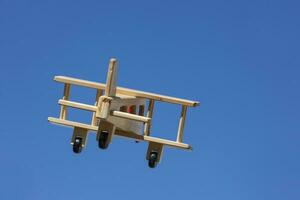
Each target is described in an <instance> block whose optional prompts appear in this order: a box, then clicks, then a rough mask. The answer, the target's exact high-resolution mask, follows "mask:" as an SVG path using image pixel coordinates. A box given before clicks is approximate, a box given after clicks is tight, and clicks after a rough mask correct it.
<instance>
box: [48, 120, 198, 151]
mask: <svg viewBox="0 0 300 200" xmlns="http://www.w3.org/2000/svg"><path fill="white" fill-rule="evenodd" d="M48 121H49V122H51V123H55V124H59V125H62V126H67V127H80V128H83V129H88V130H90V131H92V132H97V131H98V126H93V125H88V124H83V123H79V122H74V121H70V120H62V119H58V118H54V117H48ZM115 135H118V136H123V137H126V138H132V139H134V140H140V141H147V142H155V143H160V144H163V145H167V146H172V147H178V148H181V149H186V150H192V147H191V146H190V145H188V144H185V143H180V142H175V141H171V140H167V139H162V138H157V137H151V136H143V135H139V134H136V133H132V132H127V131H123V130H120V129H119V130H118V129H117V130H116V132H115Z"/></svg>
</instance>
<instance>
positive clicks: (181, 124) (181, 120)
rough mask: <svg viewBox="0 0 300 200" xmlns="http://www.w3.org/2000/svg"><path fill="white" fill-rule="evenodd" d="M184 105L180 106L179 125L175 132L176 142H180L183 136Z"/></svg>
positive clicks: (185, 108)
mask: <svg viewBox="0 0 300 200" xmlns="http://www.w3.org/2000/svg"><path fill="white" fill-rule="evenodd" d="M186 110H187V107H186V106H182V108H181V114H180V119H179V125H178V132H177V140H176V141H177V142H182V138H183V130H184V124H185V118H186Z"/></svg>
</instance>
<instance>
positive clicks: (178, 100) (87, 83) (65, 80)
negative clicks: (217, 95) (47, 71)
mask: <svg viewBox="0 0 300 200" xmlns="http://www.w3.org/2000/svg"><path fill="white" fill-rule="evenodd" d="M54 80H55V81H57V82H62V83H69V84H73V85H79V86H84V87H89V88H95V89H101V90H104V89H105V87H106V85H105V84H103V83H96V82H92V81H86V80H81V79H77V78H71V77H66V76H55V77H54ZM118 94H122V95H129V96H135V97H141V98H147V99H153V100H157V101H163V102H168V103H174V104H181V105H186V106H192V107H195V106H198V105H199V102H197V101H191V100H186V99H181V98H176V97H170V96H165V95H159V94H155V93H150V92H143V91H139V90H132V89H128V88H123V87H117V95H118Z"/></svg>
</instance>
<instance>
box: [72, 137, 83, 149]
mask: <svg viewBox="0 0 300 200" xmlns="http://www.w3.org/2000/svg"><path fill="white" fill-rule="evenodd" d="M81 150H82V138H81V137H76V138H75V140H74V144H73V152H74V153H80V152H81Z"/></svg>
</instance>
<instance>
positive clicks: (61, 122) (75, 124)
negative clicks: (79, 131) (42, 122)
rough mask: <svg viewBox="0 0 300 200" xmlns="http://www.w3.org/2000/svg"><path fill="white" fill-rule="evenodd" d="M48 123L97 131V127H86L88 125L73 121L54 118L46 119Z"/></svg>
mask: <svg viewBox="0 0 300 200" xmlns="http://www.w3.org/2000/svg"><path fill="white" fill-rule="evenodd" d="M48 121H49V122H51V123H55V124H59V125H62V126H69V127H79V128H84V129H88V130H90V131H97V130H98V126H92V125H88V124H83V123H79V122H73V121H70V120H63V119H58V118H54V117H48Z"/></svg>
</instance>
